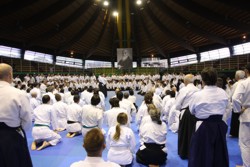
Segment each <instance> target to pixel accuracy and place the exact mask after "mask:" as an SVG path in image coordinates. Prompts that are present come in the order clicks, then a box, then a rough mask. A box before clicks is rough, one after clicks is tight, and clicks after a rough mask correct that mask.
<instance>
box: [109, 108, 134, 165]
mask: <svg viewBox="0 0 250 167" xmlns="http://www.w3.org/2000/svg"><path fill="white" fill-rule="evenodd" d="M127 123H128V116H127V114H126V113H124V112H122V113H119V114H118V116H117V124H116V126H113V127H111V128H110V129H109V131H108V134H107V138H106V145H107V149H108V160H109V161H111V162H115V163H118V164H120V165H130V164H131V163H132V161H133V153H134V150H135V146H136V142H135V136H134V133H133V131H132V130H131V129H130V128H128V127H127Z"/></svg>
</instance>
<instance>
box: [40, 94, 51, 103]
mask: <svg viewBox="0 0 250 167" xmlns="http://www.w3.org/2000/svg"><path fill="white" fill-rule="evenodd" d="M49 101H50V97H49V95H44V96H43V98H42V102H43V104H47V103H48V102H49Z"/></svg>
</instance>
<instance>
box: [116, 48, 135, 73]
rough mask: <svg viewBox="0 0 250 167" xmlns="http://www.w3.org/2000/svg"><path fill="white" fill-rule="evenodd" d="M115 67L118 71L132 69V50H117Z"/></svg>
mask: <svg viewBox="0 0 250 167" xmlns="http://www.w3.org/2000/svg"><path fill="white" fill-rule="evenodd" d="M117 67H118V69H132V67H133V57H132V48H117Z"/></svg>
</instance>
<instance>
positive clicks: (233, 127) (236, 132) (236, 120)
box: [229, 112, 240, 137]
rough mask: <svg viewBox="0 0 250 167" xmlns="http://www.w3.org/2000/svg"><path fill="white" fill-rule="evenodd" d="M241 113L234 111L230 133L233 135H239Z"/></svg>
mask: <svg viewBox="0 0 250 167" xmlns="http://www.w3.org/2000/svg"><path fill="white" fill-rule="evenodd" d="M239 117H240V114H239V113H235V112H233V113H232V118H231V123H230V132H229V134H230V135H231V136H232V137H239V128H240V121H239Z"/></svg>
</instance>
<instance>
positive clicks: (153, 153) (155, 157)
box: [136, 143, 167, 166]
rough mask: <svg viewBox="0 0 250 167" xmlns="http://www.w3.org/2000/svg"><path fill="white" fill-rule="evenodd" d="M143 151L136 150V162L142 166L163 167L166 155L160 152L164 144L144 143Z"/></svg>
mask: <svg viewBox="0 0 250 167" xmlns="http://www.w3.org/2000/svg"><path fill="white" fill-rule="evenodd" d="M144 145H145V147H146V148H144V149H143V150H140V149H139V150H138V151H137V153H136V161H137V162H138V163H140V164H143V165H146V166H147V165H149V164H152V165H163V164H165V163H166V160H167V153H165V152H164V151H162V149H163V148H164V147H165V144H162V145H159V144H155V143H144Z"/></svg>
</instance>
